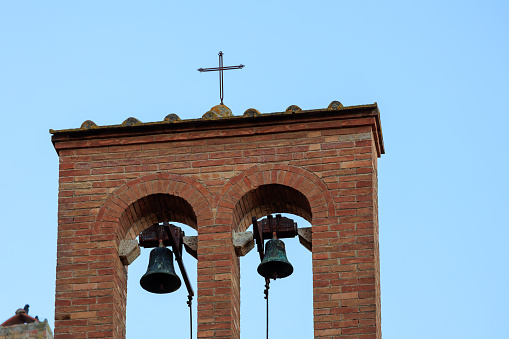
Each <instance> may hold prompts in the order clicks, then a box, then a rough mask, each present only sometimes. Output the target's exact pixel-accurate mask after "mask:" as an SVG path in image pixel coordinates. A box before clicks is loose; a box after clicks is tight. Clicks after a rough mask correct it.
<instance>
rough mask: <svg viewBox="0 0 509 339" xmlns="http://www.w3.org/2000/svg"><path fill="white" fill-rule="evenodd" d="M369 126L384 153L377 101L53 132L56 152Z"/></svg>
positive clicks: (378, 146)
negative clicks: (253, 114)
mask: <svg viewBox="0 0 509 339" xmlns="http://www.w3.org/2000/svg"><path fill="white" fill-rule="evenodd" d="M362 126H371V127H372V132H373V137H374V140H375V143H376V148H377V153H378V156H380V155H381V154H384V153H385V150H384V145H383V136H382V129H381V124H380V112H379V110H378V106H377V104H376V103H375V104H373V105H362V106H351V107H344V108H342V109H339V110H330V109H317V110H307V111H301V112H298V113H288V112H285V113H267V114H262V115H259V116H255V117H244V116H236V117H228V118H223V119H217V120H203V119H193V120H183V121H181V122H179V123H164V122H155V123H144V124H143V123H142V124H138V125H134V126H122V125H115V126H103V127H98V128H96V129H86V130H83V129H71V130H61V131H54V130H50V132H51V133H53V136H52V142H53V145H54V147H55V150H56V151H57V153H59V152H60V151H61V150H72V149H80V148H94V147H109V146H124V145H133V144H146V143H159V142H168V141H186V140H199V139H209V138H228V137H239V136H248V135H263V134H270V133H284V132H296V131H313V130H325V129H332V128H341V127H362Z"/></svg>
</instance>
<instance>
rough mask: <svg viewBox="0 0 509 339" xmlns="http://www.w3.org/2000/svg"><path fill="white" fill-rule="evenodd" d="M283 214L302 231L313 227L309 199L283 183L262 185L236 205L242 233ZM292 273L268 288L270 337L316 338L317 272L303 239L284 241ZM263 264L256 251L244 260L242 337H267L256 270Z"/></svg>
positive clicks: (261, 283)
mask: <svg viewBox="0 0 509 339" xmlns="http://www.w3.org/2000/svg"><path fill="white" fill-rule="evenodd" d="M276 213H281V214H282V216H284V217H287V218H290V219H292V220H294V221H295V222H296V223H297V225H298V227H299V228H305V227H311V224H310V221H311V220H312V213H311V207H310V204H309V201H308V200H307V198H306V197H305V196H304V195H303V194H302V193H300V192H299V191H297V190H295V189H293V188H291V187H288V186H284V185H279V184H270V185H262V186H259V187H258V188H256V189H254V190H252V191H249V192H248V193H246V194H245V195H244V196H243V197H242V198H241V199H240V200H239V202H238V203H237V204H236V206H235V209H234V219H235V222H236V223H237V225H238V226H237V230H238V231H239V232H240V231H252V228H253V226H252V223H251V220H252V217H255V218H256V219H257V220H260V219H262V218H264V217H266V216H267V215H269V214H276ZM281 240H283V241H284V243H285V247H286V254H287V257H288V260H289V261H290V263H291V264H292V266H293V268H294V271H293V274H292V275H290V276H289V277H286V278H284V279H278V280H275V281H274V280H271V281H270V289H269V336H270V337H273V338H276V337H279V338H292V337H293V338H312V337H313V272H312V256H311V252H309V250H307V249H306V248H305V247H304V246H302V245H301V244H300V243H299V239H298V237H295V238H283V239H281ZM259 264H260V257H259V254H258V253H257V252H256V248H255V249H253V250H251V251H250V252H249V253H247V255H246V256H244V257H242V258H241V260H240V274H241V277H240V286H241V290H240V297H241V304H240V313H241V318H240V324H241V338H242V339H254V338H257V339H259V338H265V332H266V306H267V304H266V302H267V301H266V299H264V289H265V279H264V278H263V277H262V276H260V275H259V274H258V272H257V267H258V265H259Z"/></svg>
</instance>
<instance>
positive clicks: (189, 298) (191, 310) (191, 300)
mask: <svg viewBox="0 0 509 339" xmlns="http://www.w3.org/2000/svg"><path fill="white" fill-rule="evenodd" d="M187 299H188V300H187V306H189V337H190V338H191V339H193V309H192V307H191V304H192V303H193V296H192V295H190V294H189V295H188V296H187Z"/></svg>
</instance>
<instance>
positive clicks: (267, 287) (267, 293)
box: [263, 278, 270, 339]
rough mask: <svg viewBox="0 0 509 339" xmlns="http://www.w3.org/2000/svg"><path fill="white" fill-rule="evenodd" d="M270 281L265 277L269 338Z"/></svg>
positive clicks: (264, 292)
mask: <svg viewBox="0 0 509 339" xmlns="http://www.w3.org/2000/svg"><path fill="white" fill-rule="evenodd" d="M269 283H270V280H269V279H267V278H265V291H263V294H265V297H264V298H265V299H266V300H267V339H269V288H270V287H269Z"/></svg>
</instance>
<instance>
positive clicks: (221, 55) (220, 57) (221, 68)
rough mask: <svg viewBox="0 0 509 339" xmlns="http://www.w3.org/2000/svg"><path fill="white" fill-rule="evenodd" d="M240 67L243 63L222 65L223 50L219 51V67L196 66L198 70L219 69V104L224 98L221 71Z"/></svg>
mask: <svg viewBox="0 0 509 339" xmlns="http://www.w3.org/2000/svg"><path fill="white" fill-rule="evenodd" d="M242 68H244V65H242V64H240V65H238V66H226V67H223V52H222V51H219V67H211V68H198V72H212V71H219V98H220V99H221V105H222V104H223V98H224V86H223V71H227V70H229V69H242Z"/></svg>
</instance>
